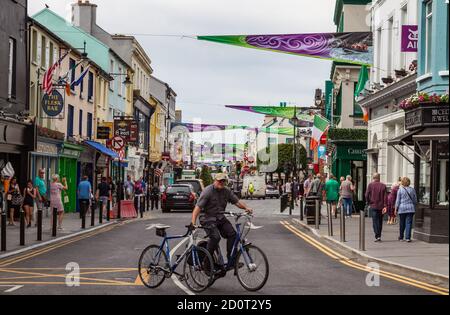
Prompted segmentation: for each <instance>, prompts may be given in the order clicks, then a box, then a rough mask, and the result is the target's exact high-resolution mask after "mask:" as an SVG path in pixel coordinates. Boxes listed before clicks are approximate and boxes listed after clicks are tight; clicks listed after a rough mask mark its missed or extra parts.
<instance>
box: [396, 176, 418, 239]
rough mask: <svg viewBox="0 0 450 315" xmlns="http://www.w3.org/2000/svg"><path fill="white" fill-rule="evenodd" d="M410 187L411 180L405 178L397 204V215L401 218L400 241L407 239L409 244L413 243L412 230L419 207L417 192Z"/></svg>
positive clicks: (398, 194) (399, 191)
mask: <svg viewBox="0 0 450 315" xmlns="http://www.w3.org/2000/svg"><path fill="white" fill-rule="evenodd" d="M410 185H411V180H410V179H409V178H408V177H403V178H402V181H401V186H400V188H399V190H398V192H397V200H396V202H395V215H397V214H398V215H399V217H400V236H399V238H398V240H399V241H403V240H404V239H406V241H407V242H408V243H409V242H411V230H412V225H413V218H414V214H415V212H416V205H417V195H416V191H415V190H414V188H412V187H410ZM405 232H406V235H405Z"/></svg>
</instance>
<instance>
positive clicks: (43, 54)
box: [41, 36, 47, 68]
mask: <svg viewBox="0 0 450 315" xmlns="http://www.w3.org/2000/svg"><path fill="white" fill-rule="evenodd" d="M46 51H47V40H46V38H45V37H44V36H42V37H41V67H42V68H46V66H45V62H46V60H47V55H46Z"/></svg>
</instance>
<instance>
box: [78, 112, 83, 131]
mask: <svg viewBox="0 0 450 315" xmlns="http://www.w3.org/2000/svg"><path fill="white" fill-rule="evenodd" d="M78 134H79V135H80V137H81V136H83V110H82V109H80V116H79V117H78Z"/></svg>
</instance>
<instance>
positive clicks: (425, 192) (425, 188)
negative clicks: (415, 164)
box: [418, 142, 431, 205]
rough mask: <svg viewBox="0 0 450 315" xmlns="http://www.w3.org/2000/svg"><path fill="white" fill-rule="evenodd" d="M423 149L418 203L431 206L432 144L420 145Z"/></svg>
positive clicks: (423, 143)
mask: <svg viewBox="0 0 450 315" xmlns="http://www.w3.org/2000/svg"><path fill="white" fill-rule="evenodd" d="M419 145H420V148H421V153H422V154H421V155H422V157H421V158H420V163H419V185H418V201H419V203H421V204H423V205H431V203H430V192H431V162H430V143H429V142H421V143H419Z"/></svg>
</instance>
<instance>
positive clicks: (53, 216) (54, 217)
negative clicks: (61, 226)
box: [52, 208, 58, 237]
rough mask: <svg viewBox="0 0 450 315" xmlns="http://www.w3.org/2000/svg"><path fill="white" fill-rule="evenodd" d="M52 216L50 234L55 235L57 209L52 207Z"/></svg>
mask: <svg viewBox="0 0 450 315" xmlns="http://www.w3.org/2000/svg"><path fill="white" fill-rule="evenodd" d="M52 218H53V224H52V236H53V237H56V224H57V220H58V209H56V208H53V213H52Z"/></svg>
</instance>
